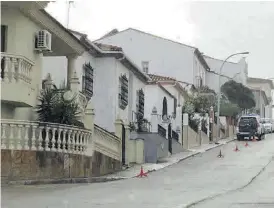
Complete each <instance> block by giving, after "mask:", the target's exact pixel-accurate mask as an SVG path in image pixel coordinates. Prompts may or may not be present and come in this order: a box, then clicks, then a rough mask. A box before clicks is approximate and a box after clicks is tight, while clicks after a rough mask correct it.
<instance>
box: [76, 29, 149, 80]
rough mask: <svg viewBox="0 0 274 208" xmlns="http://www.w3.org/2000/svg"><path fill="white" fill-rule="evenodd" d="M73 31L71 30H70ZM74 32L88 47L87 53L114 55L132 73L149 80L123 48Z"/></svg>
mask: <svg viewBox="0 0 274 208" xmlns="http://www.w3.org/2000/svg"><path fill="white" fill-rule="evenodd" d="M71 31H73V30H71ZM73 32H74V33H76V34H78V35H80V36H81V34H82V37H81V38H80V41H81V43H82V44H84V45H85V47H87V48H88V51H89V53H91V54H92V55H94V56H96V57H104V56H110V57H115V58H117V59H119V61H120V62H121V63H122V64H123V65H124V66H125V67H127V68H128V69H130V70H131V71H133V73H134V74H135V75H137V76H139V77H140V78H141V79H142V80H143V81H145V82H147V81H148V80H149V77H148V76H146V75H145V74H144V73H143V72H142V71H141V70H140V69H139V68H138V67H137V66H136V65H135V64H134V63H133V62H132V61H131V60H130V59H129V58H128V57H127V56H126V55H125V54H124V52H123V49H122V48H121V47H118V46H113V45H107V44H102V43H94V42H91V41H90V40H89V39H88V38H87V36H86V35H85V34H83V33H79V32H77V31H73Z"/></svg>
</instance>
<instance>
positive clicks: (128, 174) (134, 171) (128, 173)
mask: <svg viewBox="0 0 274 208" xmlns="http://www.w3.org/2000/svg"><path fill="white" fill-rule="evenodd" d="M234 140H235V138H226V139H221V140H220V141H219V142H218V143H219V144H215V143H212V144H204V145H202V146H199V147H195V148H192V149H189V150H186V151H184V152H181V153H177V154H174V155H171V156H170V157H167V158H164V159H161V161H163V162H161V163H157V164H155V163H145V164H142V165H134V166H132V167H130V168H128V169H126V170H123V171H120V172H116V173H114V174H110V175H107V176H102V177H99V178H100V179H102V180H103V181H109V180H119V179H128V178H134V177H136V175H138V174H139V172H140V169H141V166H143V169H144V172H153V171H157V170H160V169H163V168H165V167H168V166H170V165H173V164H176V163H178V162H180V161H182V160H185V159H187V158H189V157H192V156H195V155H197V154H201V153H203V152H206V151H208V150H210V149H213V148H216V147H219V146H222V145H224V144H226V143H229V142H232V141H234Z"/></svg>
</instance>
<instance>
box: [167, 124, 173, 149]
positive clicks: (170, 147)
mask: <svg viewBox="0 0 274 208" xmlns="http://www.w3.org/2000/svg"><path fill="white" fill-rule="evenodd" d="M168 151H169V152H170V154H172V129H171V124H169V125H168Z"/></svg>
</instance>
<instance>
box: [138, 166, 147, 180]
mask: <svg viewBox="0 0 274 208" xmlns="http://www.w3.org/2000/svg"><path fill="white" fill-rule="evenodd" d="M143 176H145V177H147V174H146V173H145V172H144V169H143V166H141V170H140V173H139V174H138V175H137V177H141V178H142V177H143Z"/></svg>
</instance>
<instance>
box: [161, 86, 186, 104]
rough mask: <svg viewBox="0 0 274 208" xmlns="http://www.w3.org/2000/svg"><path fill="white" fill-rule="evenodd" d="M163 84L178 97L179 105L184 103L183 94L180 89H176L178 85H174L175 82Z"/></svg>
mask: <svg viewBox="0 0 274 208" xmlns="http://www.w3.org/2000/svg"><path fill="white" fill-rule="evenodd" d="M162 86H163V87H164V88H165V89H166V90H167V91H169V92H170V93H171V94H172V95H173V96H174V97H175V98H176V99H177V105H181V106H183V105H184V102H185V99H184V97H183V95H182V94H181V93H180V92H179V91H178V89H176V87H174V85H173V84H163V85H162Z"/></svg>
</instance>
